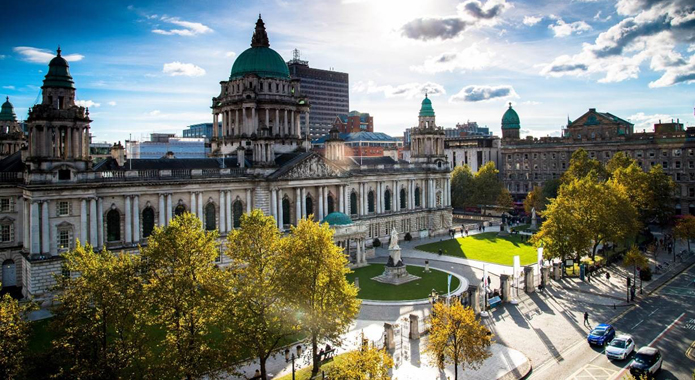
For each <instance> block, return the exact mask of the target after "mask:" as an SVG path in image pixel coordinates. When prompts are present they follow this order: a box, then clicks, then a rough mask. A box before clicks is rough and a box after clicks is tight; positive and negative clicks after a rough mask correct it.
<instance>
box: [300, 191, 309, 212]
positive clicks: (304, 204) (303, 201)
mask: <svg viewBox="0 0 695 380" xmlns="http://www.w3.org/2000/svg"><path fill="white" fill-rule="evenodd" d="M301 193H302V196H301V201H302V206H301V207H302V218H305V217H307V216H308V215H307V214H306V189H305V188H303V187H302V189H301Z"/></svg>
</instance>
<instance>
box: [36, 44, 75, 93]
mask: <svg viewBox="0 0 695 380" xmlns="http://www.w3.org/2000/svg"><path fill="white" fill-rule="evenodd" d="M69 68H70V65H68V61H66V60H65V58H63V57H61V56H60V48H58V55H57V56H56V57H55V58H53V59H52V60H51V62H50V63H49V64H48V74H46V78H45V79H44V80H43V87H42V88H46V87H62V88H75V82H74V81H73V80H72V76H71V75H70V69H69Z"/></svg>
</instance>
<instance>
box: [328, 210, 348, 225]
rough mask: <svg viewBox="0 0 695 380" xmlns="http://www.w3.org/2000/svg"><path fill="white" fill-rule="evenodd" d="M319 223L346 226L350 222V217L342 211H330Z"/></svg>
mask: <svg viewBox="0 0 695 380" xmlns="http://www.w3.org/2000/svg"><path fill="white" fill-rule="evenodd" d="M321 223H328V225H329V226H347V225H349V224H352V219H350V217H349V216H347V215H345V214H343V213H342V212H332V213H330V214H328V215H326V217H325V218H323V220H322V221H321Z"/></svg>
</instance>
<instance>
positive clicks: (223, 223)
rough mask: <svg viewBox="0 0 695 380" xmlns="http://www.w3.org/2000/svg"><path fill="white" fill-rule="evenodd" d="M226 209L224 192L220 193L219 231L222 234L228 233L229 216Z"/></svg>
mask: <svg viewBox="0 0 695 380" xmlns="http://www.w3.org/2000/svg"><path fill="white" fill-rule="evenodd" d="M226 211H227V210H226V207H225V195H224V190H222V191H220V215H219V221H218V225H217V229H218V230H219V231H220V233H221V234H223V233H225V232H227V223H226V222H227V219H226V218H227V214H226Z"/></svg>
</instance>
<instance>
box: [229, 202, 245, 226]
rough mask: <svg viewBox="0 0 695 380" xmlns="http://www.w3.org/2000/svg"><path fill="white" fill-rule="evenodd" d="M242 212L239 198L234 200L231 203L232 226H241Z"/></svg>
mask: <svg viewBox="0 0 695 380" xmlns="http://www.w3.org/2000/svg"><path fill="white" fill-rule="evenodd" d="M243 213H244V208H243V206H242V205H241V201H240V200H238V199H237V200H235V201H234V203H233V204H232V216H233V217H234V228H239V227H240V226H241V215H242V214H243Z"/></svg>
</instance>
